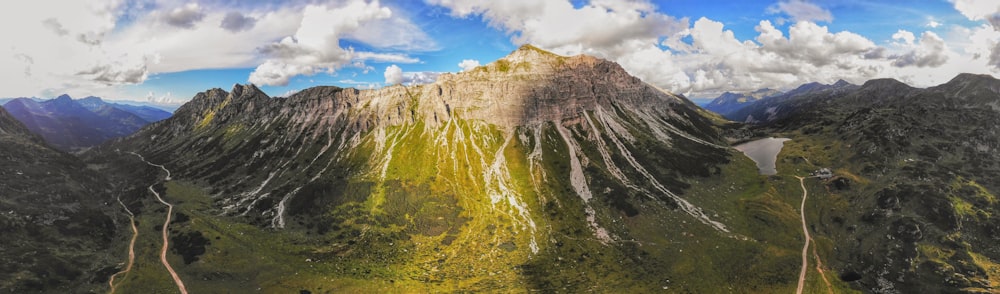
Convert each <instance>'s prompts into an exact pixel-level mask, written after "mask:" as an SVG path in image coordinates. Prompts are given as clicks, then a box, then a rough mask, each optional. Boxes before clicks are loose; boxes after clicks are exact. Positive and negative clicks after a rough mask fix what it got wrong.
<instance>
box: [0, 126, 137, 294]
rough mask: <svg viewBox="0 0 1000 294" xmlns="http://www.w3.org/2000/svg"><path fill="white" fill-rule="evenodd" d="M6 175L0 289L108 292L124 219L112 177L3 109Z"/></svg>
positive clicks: (0, 189) (0, 210) (0, 140)
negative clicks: (118, 220) (119, 221)
mask: <svg viewBox="0 0 1000 294" xmlns="http://www.w3.org/2000/svg"><path fill="white" fill-rule="evenodd" d="M0 179H2V180H0V195H2V197H0V232H3V238H0V260H2V262H0V289H5V290H9V291H10V292H13V293H38V292H51V293H86V292H90V291H103V289H104V286H105V285H106V283H107V278H108V276H110V275H111V273H113V271H114V267H113V264H115V263H117V262H118V261H117V259H112V256H115V255H117V254H114V253H117V252H111V251H110V248H111V247H112V245H113V243H112V242H113V241H114V240H115V239H116V233H117V229H118V226H119V225H120V224H117V223H116V222H115V220H114V217H113V216H114V214H115V213H116V211H115V210H116V206H117V205H118V204H117V203H115V202H114V201H115V200H114V199H115V198H114V197H113V195H114V194H115V193H114V192H115V191H113V186H111V185H109V182H108V180H107V178H105V177H103V176H102V175H100V174H97V173H95V172H93V171H91V170H89V169H88V168H87V166H86V165H85V164H84V163H83V162H82V161H80V160H79V159H77V158H76V157H74V156H72V155H69V154H66V153H63V152H60V151H57V150H54V149H52V148H50V147H48V146H47V145H46V144H45V143H44V142H43V141H42V139H41V138H40V137H38V136H36V135H34V134H32V133H31V132H30V131H29V130H28V128H26V127H25V126H24V125H23V124H21V123H20V122H18V121H17V120H16V119H14V117H13V116H11V115H10V114H9V113H7V111H5V110H3V109H0ZM109 271H110V272H109Z"/></svg>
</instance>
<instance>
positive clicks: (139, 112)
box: [3, 95, 171, 151]
mask: <svg viewBox="0 0 1000 294" xmlns="http://www.w3.org/2000/svg"><path fill="white" fill-rule="evenodd" d="M3 107H4V108H5V109H7V111H8V112H9V113H10V114H11V115H12V116H13V117H14V118H16V119H17V120H18V121H20V122H22V123H23V124H24V125H25V126H27V128H28V129H29V130H31V131H32V132H33V133H35V134H38V135H40V136H41V137H42V138H43V139H45V141H46V142H48V143H49V144H51V145H52V146H53V147H56V148H58V149H60V150H63V151H77V150H80V149H84V148H87V147H91V146H94V145H97V144H100V143H102V142H104V141H106V140H108V139H112V138H118V137H123V136H126V135H129V134H132V133H134V132H135V131H136V130H138V129H139V128H141V127H143V126H145V125H147V124H150V123H153V122H157V121H160V120H163V119H166V118H168V117H170V116H171V113H170V112H167V111H164V110H162V109H158V108H153V107H149V106H135V105H126V104H118V103H108V102H105V101H103V100H101V98H98V97H87V98H84V99H80V100H73V99H72V98H71V97H70V96H69V95H62V96H59V97H58V98H56V99H52V100H45V101H38V100H36V99H31V98H16V99H12V100H10V101H8V102H7V103H6V104H4V105H3Z"/></svg>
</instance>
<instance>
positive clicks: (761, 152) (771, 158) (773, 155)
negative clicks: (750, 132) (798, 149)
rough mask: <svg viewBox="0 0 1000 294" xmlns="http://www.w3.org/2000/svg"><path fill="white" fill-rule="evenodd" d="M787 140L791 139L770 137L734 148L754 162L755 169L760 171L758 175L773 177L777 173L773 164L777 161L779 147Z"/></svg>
mask: <svg viewBox="0 0 1000 294" xmlns="http://www.w3.org/2000/svg"><path fill="white" fill-rule="evenodd" d="M788 140H791V139H788V138H774V137H771V138H767V139H760V140H756V141H750V142H746V143H743V144H740V145H736V147H734V148H736V150H739V151H742V152H743V154H746V156H747V157H750V159H752V160H753V161H754V162H756V163H757V169H758V170H760V174H762V175H773V174H777V173H778V170H777V169H776V168H775V164H774V162H775V161H777V160H778V152H781V147H783V146H785V141H788Z"/></svg>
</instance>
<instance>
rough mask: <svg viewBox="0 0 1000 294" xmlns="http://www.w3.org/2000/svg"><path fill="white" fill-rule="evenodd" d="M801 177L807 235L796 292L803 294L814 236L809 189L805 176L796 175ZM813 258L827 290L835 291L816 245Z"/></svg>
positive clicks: (803, 227) (800, 214)
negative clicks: (808, 220) (808, 219)
mask: <svg viewBox="0 0 1000 294" xmlns="http://www.w3.org/2000/svg"><path fill="white" fill-rule="evenodd" d="M795 178H797V179H799V186H801V187H802V204H801V205H800V206H799V216H800V217H801V218H802V234H803V235H805V237H806V238H805V244H803V245H802V269H801V270H800V271H799V285H798V287H797V288H795V293H796V294H802V290H803V288H804V287H805V282H806V272H807V270H808V269H809V243H810V242H812V236H809V227H808V225H807V224H806V198H808V197H809V191H807V190H806V182H805V179H806V178H803V177H795ZM812 253H813V258H815V259H816V272H819V275H820V277H822V278H823V282H824V283H826V290H827V292H829V293H831V294H832V293H833V285H832V284H830V280H829V279H827V278H826V273H825V272H824V271H823V261H822V260H820V259H819V254H818V253H816V247H815V246H813V252H812Z"/></svg>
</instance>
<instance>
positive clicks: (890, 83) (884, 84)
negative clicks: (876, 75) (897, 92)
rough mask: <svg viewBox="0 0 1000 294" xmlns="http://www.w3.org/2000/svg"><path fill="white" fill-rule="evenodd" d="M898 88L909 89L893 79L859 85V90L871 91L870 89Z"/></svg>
mask: <svg viewBox="0 0 1000 294" xmlns="http://www.w3.org/2000/svg"><path fill="white" fill-rule="evenodd" d="M898 87H905V88H911V87H910V86H909V85H907V84H905V83H903V82H900V81H899V80H896V79H893V78H884V79H874V80H869V81H867V82H865V84H864V85H861V88H864V89H871V88H878V89H889V88H898Z"/></svg>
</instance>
